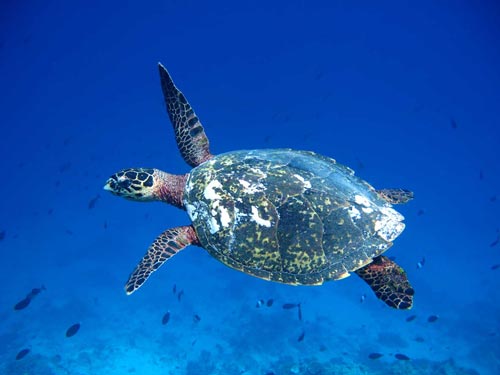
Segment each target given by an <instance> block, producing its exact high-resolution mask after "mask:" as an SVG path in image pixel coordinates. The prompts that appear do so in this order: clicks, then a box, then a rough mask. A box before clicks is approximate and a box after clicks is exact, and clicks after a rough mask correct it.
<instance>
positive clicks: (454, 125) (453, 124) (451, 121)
mask: <svg viewBox="0 0 500 375" xmlns="http://www.w3.org/2000/svg"><path fill="white" fill-rule="evenodd" d="M450 125H451V128H452V129H456V128H458V125H457V122H456V121H455V119H454V118H451V119H450Z"/></svg>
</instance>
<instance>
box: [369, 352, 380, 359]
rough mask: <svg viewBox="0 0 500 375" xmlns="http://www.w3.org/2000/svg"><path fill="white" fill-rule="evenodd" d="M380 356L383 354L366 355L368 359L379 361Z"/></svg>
mask: <svg viewBox="0 0 500 375" xmlns="http://www.w3.org/2000/svg"><path fill="white" fill-rule="evenodd" d="M382 356H383V354H381V353H376V352H375V353H370V354H368V358H370V359H379V358H380V357H382Z"/></svg>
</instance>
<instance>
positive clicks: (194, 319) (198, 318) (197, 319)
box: [193, 314, 201, 323]
mask: <svg viewBox="0 0 500 375" xmlns="http://www.w3.org/2000/svg"><path fill="white" fill-rule="evenodd" d="M200 320H201V318H200V316H199V315H198V314H194V316H193V321H194V322H195V323H198V322H199V321H200Z"/></svg>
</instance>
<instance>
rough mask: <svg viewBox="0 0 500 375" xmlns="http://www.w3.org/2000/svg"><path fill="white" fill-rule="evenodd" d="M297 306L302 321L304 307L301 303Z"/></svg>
mask: <svg viewBox="0 0 500 375" xmlns="http://www.w3.org/2000/svg"><path fill="white" fill-rule="evenodd" d="M297 306H298V316H299V320H302V306H301V305H300V303H299V304H298V305H297Z"/></svg>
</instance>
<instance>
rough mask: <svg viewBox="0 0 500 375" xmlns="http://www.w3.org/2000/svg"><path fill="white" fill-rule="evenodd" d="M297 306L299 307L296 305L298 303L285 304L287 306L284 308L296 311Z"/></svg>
mask: <svg viewBox="0 0 500 375" xmlns="http://www.w3.org/2000/svg"><path fill="white" fill-rule="evenodd" d="M297 306H298V304H296V303H285V304H283V308H284V309H285V310H290V309H294V308H295V307H297Z"/></svg>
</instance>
